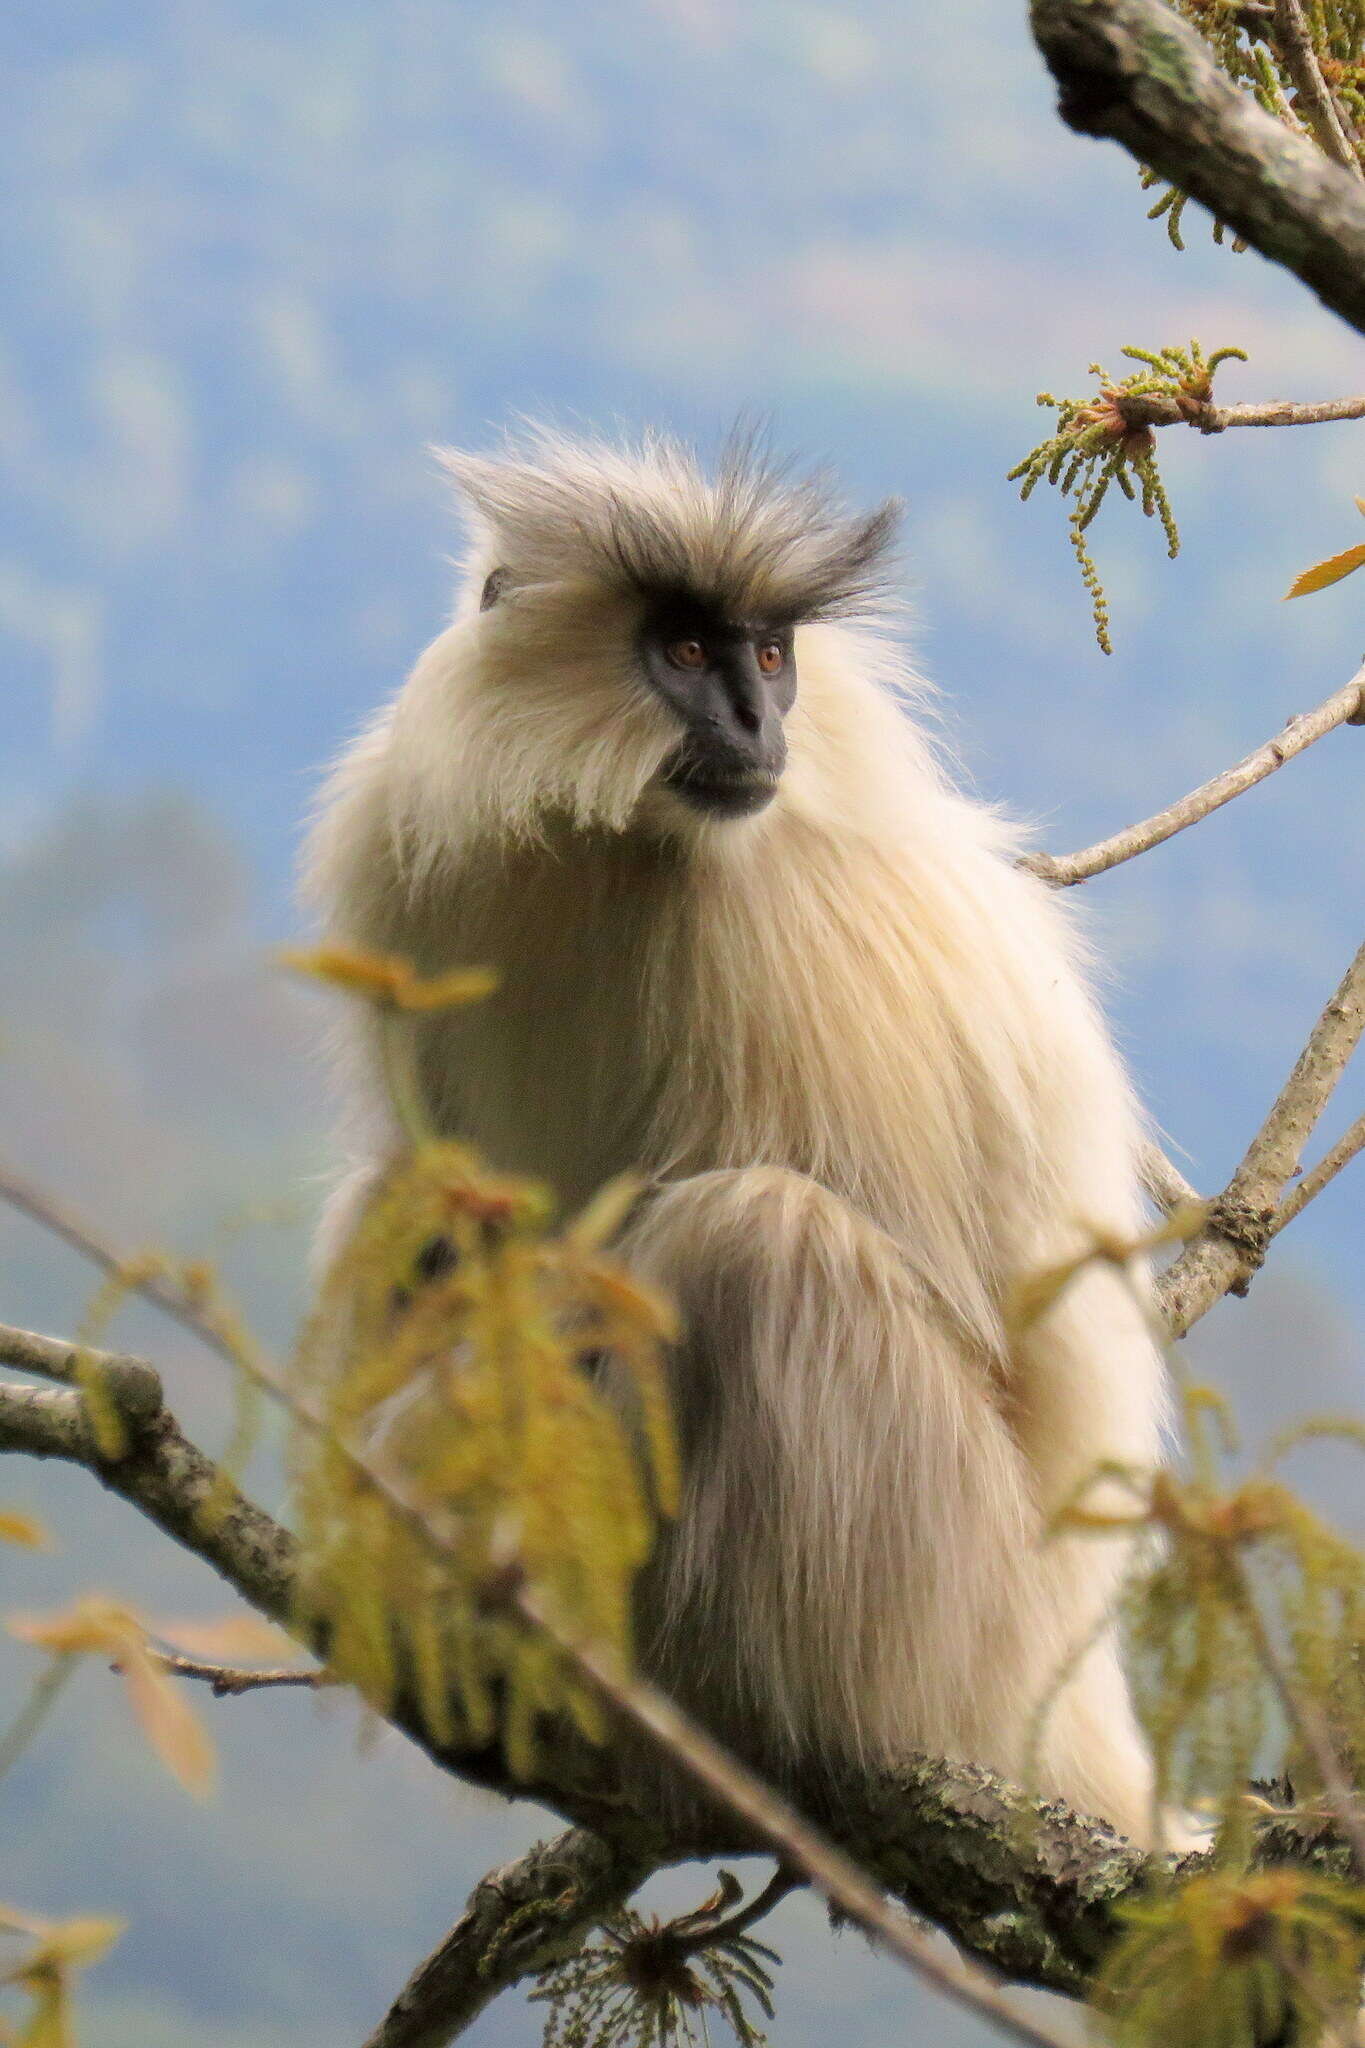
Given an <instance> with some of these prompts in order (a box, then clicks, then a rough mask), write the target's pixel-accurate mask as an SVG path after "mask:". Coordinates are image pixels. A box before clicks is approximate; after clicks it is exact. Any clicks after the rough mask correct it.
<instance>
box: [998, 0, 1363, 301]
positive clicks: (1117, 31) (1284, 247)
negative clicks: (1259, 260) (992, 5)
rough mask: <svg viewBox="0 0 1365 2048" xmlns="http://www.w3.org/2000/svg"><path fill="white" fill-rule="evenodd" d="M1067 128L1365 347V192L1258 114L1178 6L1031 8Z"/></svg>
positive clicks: (1083, 2)
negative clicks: (1285, 276) (1298, 287)
mask: <svg viewBox="0 0 1365 2048" xmlns="http://www.w3.org/2000/svg"><path fill="white" fill-rule="evenodd" d="M1030 11H1031V18H1032V23H1033V33H1034V36H1035V38H1036V40H1037V43H1038V46H1039V48H1040V49H1041V51H1042V53H1043V55H1044V57H1045V58H1046V60H1047V62H1048V65H1049V66H1050V68H1051V70H1052V74H1053V76H1054V78H1055V79H1056V81H1057V84H1058V87H1059V108H1060V112H1061V116H1062V119H1063V120H1064V121H1066V122H1067V123H1069V125H1070V126H1071V127H1073V128H1075V129H1077V130H1078V131H1079V132H1080V133H1082V134H1085V135H1096V136H1103V137H1106V138H1108V139H1110V140H1112V141H1115V142H1118V143H1120V144H1121V145H1122V146H1123V148H1124V149H1126V150H1127V151H1128V152H1129V154H1130V155H1131V156H1133V157H1134V158H1135V159H1136V161H1137V162H1138V163H1139V164H1142V165H1144V166H1147V167H1150V168H1151V169H1152V170H1154V171H1157V172H1159V173H1160V174H1161V176H1162V177H1163V178H1167V179H1169V180H1170V182H1171V183H1172V184H1173V185H1176V186H1178V187H1179V188H1180V190H1181V191H1182V192H1188V193H1189V194H1190V195H1191V197H1193V198H1194V199H1197V200H1198V201H1199V202H1200V204H1201V205H1203V206H1206V207H1208V209H1209V211H1210V212H1211V213H1212V214H1213V215H1214V216H1215V218H1217V219H1219V220H1223V221H1226V222H1227V224H1228V226H1229V227H1231V228H1233V229H1234V230H1235V231H1236V232H1237V233H1238V234H1239V235H1242V236H1244V237H1245V238H1246V240H1247V241H1248V242H1250V243H1251V244H1252V245H1253V247H1255V248H1257V249H1259V250H1260V252H1261V254H1262V255H1263V256H1268V257H1269V258H1270V260H1271V262H1272V263H1279V264H1281V265H1283V267H1284V268H1285V269H1286V270H1289V271H1292V272H1293V274H1294V275H1295V276H1296V277H1298V278H1301V279H1302V281H1303V282H1304V283H1305V284H1306V285H1308V286H1309V288H1310V289H1311V290H1312V291H1314V292H1316V293H1317V295H1318V297H1319V298H1320V299H1321V300H1322V302H1323V304H1324V305H1326V306H1329V307H1330V308H1331V309H1332V311H1333V312H1335V313H1339V314H1340V315H1341V317H1342V318H1343V319H1344V320H1347V321H1349V322H1350V324H1351V325H1352V326H1353V327H1355V328H1356V329H1357V330H1358V331H1360V332H1362V333H1365V187H1363V186H1362V184H1361V180H1360V178H1359V177H1358V176H1357V175H1356V174H1355V173H1354V172H1353V171H1349V170H1347V169H1346V168H1345V166H1344V164H1338V163H1334V162H1332V161H1331V160H1330V159H1329V158H1328V157H1326V156H1325V155H1324V154H1323V152H1322V151H1321V150H1320V149H1319V148H1318V147H1317V146H1316V144H1315V143H1313V142H1311V141H1310V140H1309V139H1308V137H1307V136H1301V135H1295V134H1294V133H1293V132H1292V131H1291V130H1290V129H1289V128H1287V127H1286V126H1285V124H1284V123H1283V122H1282V121H1278V120H1277V119H1276V118H1275V116H1274V115H1273V114H1268V113H1266V112H1265V111H1264V110H1263V109H1262V108H1261V107H1258V106H1257V104H1256V102H1255V100H1254V99H1253V98H1252V96H1251V95H1250V94H1249V93H1246V92H1242V91H1240V90H1239V89H1238V87H1237V86H1235V85H1234V84H1233V83H1232V81H1231V80H1230V79H1228V78H1226V77H1225V76H1224V75H1223V73H1222V71H1221V70H1220V69H1219V67H1218V63H1217V61H1216V58H1215V56H1214V53H1213V51H1212V49H1211V48H1210V47H1209V45H1208V44H1207V43H1206V42H1205V41H1204V40H1203V38H1202V37H1201V36H1200V35H1198V34H1197V33H1196V32H1195V30H1194V29H1192V28H1190V27H1188V26H1187V25H1186V23H1185V22H1183V21H1182V20H1181V19H1180V17H1179V16H1178V15H1177V14H1176V13H1175V11H1174V9H1172V8H1171V7H1168V6H1167V4H1166V0H1032V5H1031V10H1030Z"/></svg>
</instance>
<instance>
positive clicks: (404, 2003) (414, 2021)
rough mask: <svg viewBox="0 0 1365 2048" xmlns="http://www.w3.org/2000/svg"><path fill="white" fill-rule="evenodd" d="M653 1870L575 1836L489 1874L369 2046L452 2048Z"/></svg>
mask: <svg viewBox="0 0 1365 2048" xmlns="http://www.w3.org/2000/svg"><path fill="white" fill-rule="evenodd" d="M653 1868H654V1866H653V1865H652V1864H651V1863H649V1862H647V1861H645V1860H642V1859H640V1858H638V1857H632V1856H630V1855H628V1854H626V1855H623V1854H622V1853H621V1852H620V1851H619V1850H618V1849H616V1848H615V1847H613V1845H612V1844H611V1843H610V1842H608V1841H606V1840H604V1839H603V1837H602V1836H601V1835H595V1834H592V1833H590V1832H589V1831H588V1830H587V1829H585V1828H571V1829H570V1830H569V1832H568V1833H567V1834H564V1835H560V1836H559V1838H558V1839H557V1840H556V1841H553V1842H538V1843H537V1844H536V1846H535V1848H534V1849H532V1850H530V1852H529V1853H528V1854H527V1855H525V1856H522V1857H519V1858H518V1859H517V1861H516V1862H515V1863H508V1864H505V1865H504V1866H503V1868H502V1869H501V1870H493V1871H490V1872H489V1874H488V1876H487V1877H485V1878H481V1879H480V1881H479V1883H478V1884H476V1885H475V1887H474V1889H473V1891H472V1892H471V1893H470V1895H469V1903H468V1905H467V1906H466V1907H465V1910H464V1913H463V1914H462V1916H461V1918H460V1919H459V1920H458V1921H457V1922H456V1923H455V1926H454V1927H453V1928H452V1929H451V1931H450V1933H449V1934H448V1935H447V1936H446V1938H445V1940H444V1941H443V1942H441V1944H440V1946H439V1947H438V1948H436V1949H434V1950H433V1951H432V1953H431V1954H430V1955H429V1956H428V1957H427V1959H426V1961H425V1962H424V1963H421V1964H419V1966H418V1968H417V1969H416V1970H414V1971H413V1973H412V1976H411V1977H410V1978H409V1979H408V1981H407V1983H406V1984H405V1985H404V1987H403V1989H402V1990H401V1991H400V1992H399V1994H398V1997H397V1998H396V1999H395V2000H394V2002H393V2004H392V2005H391V2006H390V2008H389V2010H388V2012H387V2013H386V2014H385V2015H384V2018H383V2019H382V2020H381V2022H380V2024H379V2025H378V2026H377V2027H376V2028H375V2030H374V2032H373V2033H372V2034H371V2035H370V2036H369V2038H368V2040H367V2041H366V2043H365V2048H445V2043H446V2042H448V2041H451V2040H453V2039H454V2038H455V2036H456V2035H457V2034H460V2033H463V2032H464V2030H465V2028H466V2027H468V2026H469V2025H470V2024H471V2022H472V2021H474V2020H475V2019H477V2018H478V2016H479V2014H480V2013H481V2012H482V2011H483V2010H484V2007H485V2006H487V2005H489V2004H491V2002H492V2001H493V1999H495V1998H496V1997H497V1996H498V1994H499V1992H501V1991H505V1990H508V1989H509V1988H510V1987H511V1986H512V1985H513V1984H518V1983H520V1982H521V1981H522V1980H523V1979H524V1978H527V1977H533V1976H535V1975H536V1974H537V1973H538V1972H539V1971H541V1970H543V1969H545V1968H546V1967H547V1966H548V1965H549V1964H551V1963H557V1962H560V1961H563V1960H564V1959H565V1958H566V1957H568V1956H571V1955H573V1954H574V1953H575V1952H576V1951H577V1950H578V1949H579V1948H581V1947H582V1945H583V1942H584V1940H585V1939H586V1937H587V1936H588V1935H589V1934H590V1933H591V1931H592V1929H593V1928H594V1927H595V1926H597V1925H598V1923H599V1922H600V1921H602V1920H604V1919H606V1918H607V1916H608V1915H609V1914H610V1913H612V1912H614V1911H615V1909H616V1908H617V1907H618V1906H620V1905H623V1904H624V1902H625V1901H626V1899H628V1898H629V1897H630V1894H631V1893H632V1892H633V1891H636V1890H637V1889H638V1888H639V1886H640V1885H641V1884H643V1883H644V1880H645V1879H646V1878H647V1877H648V1876H649V1875H650V1874H651V1871H652V1870H653Z"/></svg>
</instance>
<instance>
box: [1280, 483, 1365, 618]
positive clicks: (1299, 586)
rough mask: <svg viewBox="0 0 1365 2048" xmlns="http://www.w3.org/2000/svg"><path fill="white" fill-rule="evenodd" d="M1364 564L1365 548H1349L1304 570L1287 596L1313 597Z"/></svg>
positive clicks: (1286, 593)
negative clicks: (1316, 592)
mask: <svg viewBox="0 0 1365 2048" xmlns="http://www.w3.org/2000/svg"><path fill="white" fill-rule="evenodd" d="M1356 503H1357V504H1359V503H1360V500H1359V499H1357V500H1356ZM1362 510H1365V507H1362ZM1362 563H1365V546H1361V547H1354V548H1347V549H1346V550H1345V552H1344V553H1343V554H1340V555H1329V556H1328V557H1327V560H1326V561H1325V562H1315V563H1314V564H1313V567H1312V568H1311V569H1305V570H1304V572H1303V574H1302V576H1296V577H1295V578H1294V581H1293V582H1292V583H1291V584H1290V586H1289V588H1288V590H1286V592H1285V596H1286V597H1287V598H1289V597H1311V596H1312V594H1313V592H1314V591H1315V590H1326V588H1327V586H1328V584H1329V583H1340V581H1341V579H1342V577H1343V576H1349V575H1350V574H1351V572H1352V571H1353V570H1354V569H1359V568H1360V567H1361V565H1362Z"/></svg>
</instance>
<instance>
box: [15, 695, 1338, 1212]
mask: <svg viewBox="0 0 1365 2048" xmlns="http://www.w3.org/2000/svg"><path fill="white" fill-rule="evenodd" d="M1362 723H1365V667H1363V668H1361V669H1359V670H1358V671H1357V672H1356V674H1355V675H1354V676H1352V678H1351V680H1350V682H1349V683H1344V684H1343V685H1342V687H1341V688H1340V689H1339V690H1334V691H1333V692H1332V695H1331V696H1330V697H1328V698H1327V699H1326V700H1325V702H1323V703H1321V704H1319V705H1318V706H1317V708H1316V710H1313V711H1303V712H1300V713H1299V714H1298V715H1297V716H1296V717H1294V718H1291V719H1290V720H1289V722H1288V724H1287V725H1286V726H1285V727H1284V729H1283V730H1282V731H1281V732H1278V733H1277V734H1276V735H1275V737H1274V739H1271V740H1267V741H1266V743H1265V745H1264V746H1263V747H1258V748H1257V749H1256V751H1255V753H1254V754H1248V755H1247V756H1246V758H1245V760H1242V761H1238V762H1237V763H1236V765H1235V766H1234V767H1232V768H1225V769H1224V770H1223V771H1222V773H1221V774H1220V775H1214V776H1212V777H1211V778H1210V779H1209V781H1207V782H1201V783H1200V785H1199V787H1198V788H1197V789H1192V790H1191V791H1190V793H1189V795H1188V796H1182V797H1181V798H1180V799H1179V801H1178V802H1176V803H1173V804H1168V805H1167V807H1166V809H1165V810H1164V811H1157V812H1155V813H1154V814H1153V816H1152V817H1150V818H1144V819H1142V820H1141V822H1140V823H1138V824H1136V825H1128V826H1126V827H1125V828H1124V830H1123V831H1122V832H1115V833H1114V835H1113V836H1112V838H1109V839H1101V840H1099V841H1098V842H1097V843H1096V844H1095V845H1094V846H1087V847H1083V848H1082V849H1081V851H1080V852H1079V853H1068V854H1064V855H1061V856H1058V855H1054V854H1050V853H1031V854H1027V855H1025V857H1024V859H1023V860H1021V861H1020V863H1019V865H1020V866H1021V867H1023V868H1027V869H1028V871H1029V873H1030V874H1034V875H1038V876H1039V877H1040V878H1041V879H1042V880H1043V881H1045V882H1050V883H1051V884H1052V886H1053V887H1054V888H1057V889H1069V888H1071V887H1073V886H1074V884H1075V883H1077V882H1087V881H1089V880H1090V878H1091V876H1092V875H1102V874H1105V873H1107V872H1108V870H1109V869H1110V868H1116V867H1119V866H1121V864H1122V863H1123V862H1124V861H1127V860H1133V859H1134V858H1135V857H1136V856H1137V855H1138V854H1140V853H1146V852H1148V851H1149V849H1150V848H1151V847H1153V846H1160V845H1161V844H1162V842H1163V841H1164V840H1167V839H1172V838H1174V837H1175V834H1176V833H1177V832H1183V831H1184V830H1185V829H1186V827H1187V826H1189V825H1197V824H1198V823H1199V821H1200V819H1201V818H1207V817H1208V816H1209V815H1210V813H1211V812H1213V811H1217V810H1221V808H1222V806H1223V805H1224V804H1228V803H1231V802H1232V800H1233V798H1234V797H1237V796H1241V795H1242V793H1243V791H1244V790H1248V789H1253V788H1254V787H1255V786H1256V784H1257V783H1258V782H1264V781H1265V779H1266V777H1267V776H1268V775H1273V774H1274V773H1275V770H1276V769H1277V768H1283V766H1284V764H1285V762H1286V761H1292V760H1293V759H1294V757H1295V755H1297V754H1302V753H1303V752H1304V751H1305V749H1306V748H1308V747H1311V746H1312V745H1313V743H1314V741H1315V740H1320V739H1323V738H1324V737H1325V736H1326V735H1327V734H1328V733H1329V732H1335V731H1336V729H1337V727H1338V726H1341V725H1358V724H1362ZM0 1192H3V1189H2V1188H0Z"/></svg>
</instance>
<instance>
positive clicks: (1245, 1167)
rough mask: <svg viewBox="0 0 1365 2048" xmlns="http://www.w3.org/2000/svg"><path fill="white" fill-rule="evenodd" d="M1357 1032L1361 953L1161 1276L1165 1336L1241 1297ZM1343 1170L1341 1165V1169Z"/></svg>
mask: <svg viewBox="0 0 1365 2048" xmlns="http://www.w3.org/2000/svg"><path fill="white" fill-rule="evenodd" d="M1362 1030H1365V946H1362V947H1361V948H1360V951H1359V952H1358V953H1357V954H1356V956H1355V959H1354V960H1353V961H1352V962H1351V965H1350V967H1349V968H1348V969H1347V970H1346V974H1345V976H1344V977H1343V979H1342V982H1341V985H1340V987H1339V988H1338V989H1337V991H1336V993H1335V995H1334V996H1333V997H1332V1000H1331V1001H1330V1002H1329V1003H1328V1005H1327V1007H1326V1009H1325V1010H1324V1011H1323V1013H1322V1015H1321V1017H1319V1019H1318V1021H1317V1023H1316V1024H1315V1025H1314V1027H1313V1030H1312V1033H1311V1034H1310V1036H1309V1040H1308V1043H1307V1045H1305V1047H1304V1049H1303V1051H1302V1052H1301V1053H1300V1055H1299V1057H1298V1059H1297V1060H1296V1061H1295V1063H1294V1070H1293V1072H1292V1073H1291V1074H1290V1076H1289V1079H1288V1080H1287V1081H1286V1082H1285V1084H1284V1087H1283V1088H1282V1089H1281V1090H1280V1093H1279V1095H1278V1097H1277V1098H1276V1101H1275V1103H1274V1106H1273V1107H1272V1109H1271V1111H1270V1114H1269V1116H1268V1117H1267V1118H1266V1120H1265V1122H1264V1123H1263V1124H1262V1126H1261V1128H1260V1130H1259V1131H1258V1132H1257V1133H1256V1136H1255V1137H1254V1138H1253V1139H1252V1141H1251V1144H1250V1145H1249V1147H1248V1148H1247V1152H1246V1156H1245V1157H1244V1159H1243V1160H1242V1163H1241V1165H1240V1166H1239V1167H1238V1169H1237V1171H1236V1173H1235V1174H1234V1175H1233V1176H1232V1179H1231V1180H1230V1181H1229V1183H1228V1185H1227V1187H1226V1188H1225V1189H1224V1191H1223V1193H1222V1194H1221V1195H1220V1196H1219V1198H1218V1200H1217V1201H1216V1202H1215V1203H1214V1205H1213V1208H1212V1210H1211V1212H1210V1215H1209V1220H1208V1222H1207V1223H1206V1224H1205V1225H1204V1227H1203V1228H1202V1229H1201V1230H1200V1231H1199V1232H1198V1233H1197V1235H1196V1236H1194V1237H1193V1238H1191V1240H1190V1242H1189V1244H1188V1245H1186V1247H1185V1249H1184V1251H1183V1252H1182V1253H1181V1254H1180V1257H1179V1258H1178V1259H1176V1260H1175V1261H1174V1263H1173V1264H1172V1265H1171V1266H1170V1267H1169V1268H1168V1269H1167V1271H1166V1272H1165V1273H1164V1274H1163V1275H1162V1277H1161V1280H1160V1282H1159V1284H1158V1289H1157V1294H1158V1299H1159V1302H1160V1305H1161V1309H1162V1313H1163V1315H1164V1316H1165V1319H1166V1323H1167V1327H1168V1328H1169V1329H1170V1332H1171V1334H1172V1336H1175V1337H1183V1336H1184V1334H1185V1332H1186V1331H1187V1330H1188V1329H1189V1328H1190V1326H1191V1325H1192V1324H1193V1323H1196V1322H1197V1321H1198V1320H1199V1318H1200V1316H1202V1315H1203V1314H1205V1312H1206V1311H1207V1310H1208V1309H1210V1308H1212V1306H1213V1304H1214V1302H1216V1301H1220V1300H1221V1299H1222V1297H1223V1296H1224V1295H1225V1294H1228V1293H1244V1292H1245V1291H1246V1287H1247V1284H1248V1282H1249V1281H1250V1279H1251V1276H1252V1274H1253V1273H1254V1272H1255V1271H1256V1270H1257V1268H1258V1267H1259V1266H1260V1264H1261V1263H1262V1261H1263V1259H1264V1257H1265V1251H1266V1246H1267V1245H1268V1244H1269V1242H1270V1239H1271V1237H1272V1235H1273V1234H1274V1230H1275V1225H1276V1210H1277V1207H1278V1204H1279V1201H1280V1198H1281V1195H1282V1193H1283V1191H1284V1189H1285V1187H1286V1186H1287V1185H1288V1183H1289V1181H1290V1179H1291V1178H1292V1176H1293V1174H1294V1171H1295V1169H1296V1167H1297V1166H1298V1164H1299V1160H1300V1158H1301V1156H1302V1153H1303V1148H1304V1146H1305V1145H1306V1144H1307V1143H1308V1140H1309V1138H1310V1137H1311V1136H1312V1133H1313V1128H1314V1126H1315V1125H1316V1123H1317V1121H1318V1118H1319V1117H1320V1116H1321V1115H1322V1112H1323V1110H1324V1108H1325V1107H1326V1105H1327V1102H1328V1099H1329V1098H1330V1096H1331V1093H1332V1090H1333V1089H1334V1088H1335V1087H1336V1084H1337V1082H1338V1081H1339V1080H1340V1078H1341V1075H1342V1073H1343V1071H1344V1070H1345V1067H1346V1063H1347V1061H1348V1060H1349V1059H1350V1057H1351V1055H1352V1053H1353V1052H1354V1051H1355V1048H1356V1046H1357V1044H1358V1043H1359V1040H1360V1036H1361V1032H1362ZM1329 1156H1330V1155H1329ZM1345 1163H1346V1160H1345V1158H1343V1159H1342V1160H1341V1161H1340V1165H1345ZM1333 1170H1334V1171H1337V1170H1339V1167H1334V1169H1333ZM1329 1177H1330V1176H1329ZM1324 1185H1325V1183H1324ZM1314 1192H1316V1189H1315V1190H1314ZM1307 1199H1311V1196H1310V1197H1308V1198H1307ZM1299 1206H1300V1207H1302V1206H1303V1205H1302V1204H1300V1205H1299ZM1295 1213H1296V1214H1297V1210H1296V1211H1295ZM1285 1220H1288V1219H1285Z"/></svg>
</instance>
